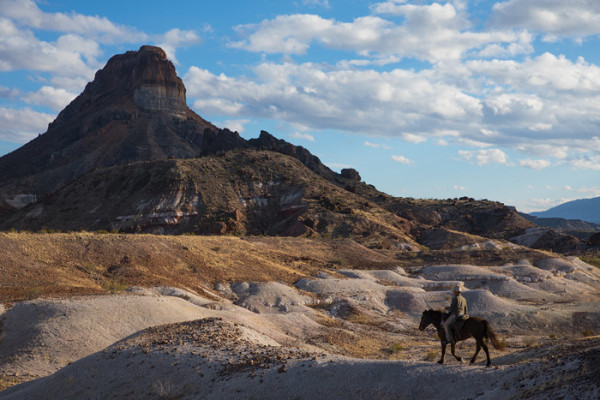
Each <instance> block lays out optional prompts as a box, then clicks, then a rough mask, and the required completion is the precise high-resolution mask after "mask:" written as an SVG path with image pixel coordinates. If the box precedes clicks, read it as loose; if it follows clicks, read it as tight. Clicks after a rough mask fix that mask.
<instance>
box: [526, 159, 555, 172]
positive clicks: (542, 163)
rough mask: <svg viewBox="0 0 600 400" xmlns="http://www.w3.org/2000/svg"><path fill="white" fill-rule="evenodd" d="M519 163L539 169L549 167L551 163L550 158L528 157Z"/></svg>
mask: <svg viewBox="0 0 600 400" xmlns="http://www.w3.org/2000/svg"><path fill="white" fill-rule="evenodd" d="M519 165H520V166H522V167H527V168H531V169H536V170H539V169H544V168H547V167H549V166H550V165H551V163H550V161H548V160H532V159H530V158H527V159H524V160H519Z"/></svg>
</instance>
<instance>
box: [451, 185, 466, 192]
mask: <svg viewBox="0 0 600 400" xmlns="http://www.w3.org/2000/svg"><path fill="white" fill-rule="evenodd" d="M452 188H453V189H455V190H460V191H463V192H464V191H465V190H467V188H466V187H464V186H460V185H454V186H452Z"/></svg>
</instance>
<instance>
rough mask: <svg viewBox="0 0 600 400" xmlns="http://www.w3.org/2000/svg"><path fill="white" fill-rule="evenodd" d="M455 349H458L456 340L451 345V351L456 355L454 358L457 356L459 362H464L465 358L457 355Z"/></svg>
mask: <svg viewBox="0 0 600 400" xmlns="http://www.w3.org/2000/svg"><path fill="white" fill-rule="evenodd" d="M455 349H456V342H455V343H452V344H451V345H450V351H451V352H452V355H453V356H454V358H456V360H457V361H458V362H460V363H462V362H463V359H462V357H459V356H457V355H456V353H455V352H454V351H455Z"/></svg>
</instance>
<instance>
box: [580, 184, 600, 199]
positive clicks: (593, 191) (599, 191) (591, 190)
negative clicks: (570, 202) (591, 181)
mask: <svg viewBox="0 0 600 400" xmlns="http://www.w3.org/2000/svg"><path fill="white" fill-rule="evenodd" d="M577 192H579V193H586V194H588V195H590V196H592V197H597V196H600V187H598V186H591V187H588V186H583V187H580V188H578V189H577Z"/></svg>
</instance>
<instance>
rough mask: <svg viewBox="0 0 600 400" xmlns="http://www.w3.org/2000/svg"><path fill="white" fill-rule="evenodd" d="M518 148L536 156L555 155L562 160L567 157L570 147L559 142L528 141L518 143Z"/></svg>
mask: <svg viewBox="0 0 600 400" xmlns="http://www.w3.org/2000/svg"><path fill="white" fill-rule="evenodd" d="M517 150H520V151H522V152H523V153H528V154H532V155H535V156H544V157H554V158H557V159H561V160H562V159H565V158H567V157H568V155H569V147H568V146H567V145H559V144H538V143H531V144H530V143H527V144H521V145H518V146H517Z"/></svg>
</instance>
